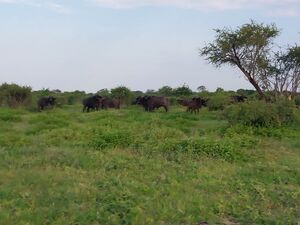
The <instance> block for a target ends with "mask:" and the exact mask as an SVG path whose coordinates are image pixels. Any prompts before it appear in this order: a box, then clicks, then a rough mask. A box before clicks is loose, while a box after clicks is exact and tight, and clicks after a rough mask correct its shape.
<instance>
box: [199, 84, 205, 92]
mask: <svg viewBox="0 0 300 225" xmlns="http://www.w3.org/2000/svg"><path fill="white" fill-rule="evenodd" d="M197 91H198V92H205V91H207V89H206V87H205V86H204V85H201V86H199V87H197Z"/></svg>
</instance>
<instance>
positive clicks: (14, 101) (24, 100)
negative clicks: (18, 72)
mask: <svg viewBox="0 0 300 225" xmlns="http://www.w3.org/2000/svg"><path fill="white" fill-rule="evenodd" d="M30 100H31V87H27V86H19V85H17V84H7V83H3V84H2V85H1V86H0V105H3V104H4V105H7V106H9V107H17V106H21V105H25V104H27V105H28V104H30Z"/></svg>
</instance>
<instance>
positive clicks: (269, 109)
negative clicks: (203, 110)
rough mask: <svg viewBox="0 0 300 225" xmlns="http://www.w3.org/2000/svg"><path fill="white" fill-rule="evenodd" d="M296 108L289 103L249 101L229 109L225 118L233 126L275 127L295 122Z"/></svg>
mask: <svg viewBox="0 0 300 225" xmlns="http://www.w3.org/2000/svg"><path fill="white" fill-rule="evenodd" d="M294 108H295V107H293V105H292V103H291V102H288V101H278V102H275V103H266V102H264V101H249V102H246V103H241V104H236V105H231V106H229V107H227V109H226V110H225V112H224V116H225V118H226V119H227V120H228V121H229V123H231V124H242V125H246V126H254V127H275V126H280V125H285V124H289V123H291V122H293V121H294V120H295V113H294Z"/></svg>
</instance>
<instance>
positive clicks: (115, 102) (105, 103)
mask: <svg viewBox="0 0 300 225" xmlns="http://www.w3.org/2000/svg"><path fill="white" fill-rule="evenodd" d="M120 106H121V101H120V99H110V98H103V99H102V100H101V108H102V109H108V108H113V109H120Z"/></svg>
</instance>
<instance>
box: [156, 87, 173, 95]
mask: <svg viewBox="0 0 300 225" xmlns="http://www.w3.org/2000/svg"><path fill="white" fill-rule="evenodd" d="M158 93H159V94H161V95H164V96H171V95H172V94H173V89H172V88H171V87H170V86H163V87H161V88H160V89H158Z"/></svg>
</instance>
